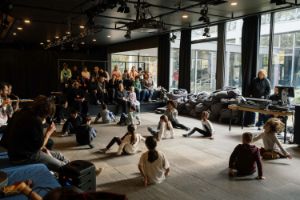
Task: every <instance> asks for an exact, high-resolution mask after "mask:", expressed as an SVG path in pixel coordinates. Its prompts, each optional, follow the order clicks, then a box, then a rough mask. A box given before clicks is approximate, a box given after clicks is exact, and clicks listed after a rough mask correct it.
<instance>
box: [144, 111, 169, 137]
mask: <svg viewBox="0 0 300 200" xmlns="http://www.w3.org/2000/svg"><path fill="white" fill-rule="evenodd" d="M168 130H169V131H170V134H171V138H172V139H173V138H174V129H173V126H172V123H171V122H170V121H169V120H168V117H167V116H166V115H162V116H160V120H159V123H158V127H157V129H156V130H155V129H153V128H151V127H148V131H149V132H150V133H151V134H152V135H153V136H154V137H155V138H156V139H157V141H160V140H161V139H162V136H164V138H166V137H167V131H168Z"/></svg>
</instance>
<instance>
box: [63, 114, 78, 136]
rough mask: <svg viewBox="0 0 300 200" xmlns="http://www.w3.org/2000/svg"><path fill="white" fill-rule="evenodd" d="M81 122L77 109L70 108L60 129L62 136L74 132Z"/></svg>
mask: <svg viewBox="0 0 300 200" xmlns="http://www.w3.org/2000/svg"><path fill="white" fill-rule="evenodd" d="M81 124H82V118H81V117H80V116H79V115H78V111H77V110H72V111H71V113H70V117H69V119H68V120H67V121H66V122H65V123H64V125H63V129H62V135H61V136H62V137H66V136H69V134H75V133H76V129H77V128H78V127H79V126H80V125H81Z"/></svg>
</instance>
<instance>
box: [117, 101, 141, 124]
mask: <svg viewBox="0 0 300 200" xmlns="http://www.w3.org/2000/svg"><path fill="white" fill-rule="evenodd" d="M135 111H136V108H135V106H133V105H131V106H130V107H129V112H128V114H125V113H122V114H121V118H120V121H119V122H118V125H121V126H124V125H130V124H137V125H140V124H141V122H140V118H139V117H138V116H137V115H136V113H135ZM135 119H136V120H137V123H135Z"/></svg>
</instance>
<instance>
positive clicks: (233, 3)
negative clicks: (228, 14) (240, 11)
mask: <svg viewBox="0 0 300 200" xmlns="http://www.w3.org/2000/svg"><path fill="white" fill-rule="evenodd" d="M230 5H231V6H237V5H238V3H237V2H231V3H230Z"/></svg>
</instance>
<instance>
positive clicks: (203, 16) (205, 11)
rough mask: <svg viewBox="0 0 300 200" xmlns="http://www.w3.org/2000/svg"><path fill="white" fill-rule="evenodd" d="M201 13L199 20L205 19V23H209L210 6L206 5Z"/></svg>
mask: <svg viewBox="0 0 300 200" xmlns="http://www.w3.org/2000/svg"><path fill="white" fill-rule="evenodd" d="M200 14H201V17H199V19H198V21H200V22H201V21H203V22H204V23H207V24H208V23H209V21H210V20H209V17H208V16H207V15H208V6H207V5H205V6H204V7H203V8H202V10H201V11H200Z"/></svg>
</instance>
